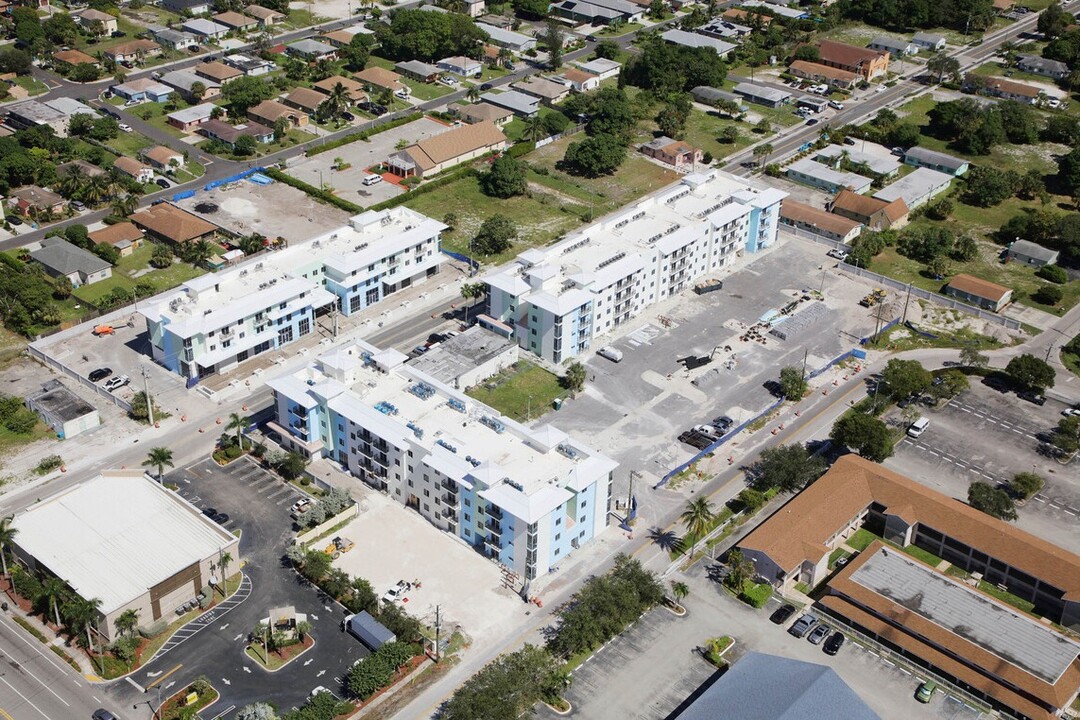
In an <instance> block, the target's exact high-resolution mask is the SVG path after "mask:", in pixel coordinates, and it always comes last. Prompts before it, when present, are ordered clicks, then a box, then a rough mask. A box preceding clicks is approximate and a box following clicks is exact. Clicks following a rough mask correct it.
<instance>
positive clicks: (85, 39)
mask: <svg viewBox="0 0 1080 720" xmlns="http://www.w3.org/2000/svg"><path fill="white" fill-rule="evenodd" d="M116 29H117V30H119V31H120V32H122V33H124V34H123V35H122V36H121V37H112V36H110V35H107V34H106V35H102V36H101V37H96V38H93V37H89V36H87V35H83V34H82V33H79V34H78V35H77V36H76V38H75V42H74V43H73V44H72V47H73V48H75V49H76V50H82V51H83V52H85V53H88V54H90V55H96V53H98V52H99V51H101V50H107V49H108V48H111V47H115V46H117V45H120V44H122V43H128V42H131V41H132V40H134V39H135V38H136V37H137V36H138V35H139V33H144V32H146V26H145V25H142V24H139V23H136V22H134V21H132V20H131V18H128V17H126V16H125V15H123V14H121V15H120V17H118V18H117V19H116ZM91 40H93V42H90V41H91ZM120 69H121V70H123V68H120Z"/></svg>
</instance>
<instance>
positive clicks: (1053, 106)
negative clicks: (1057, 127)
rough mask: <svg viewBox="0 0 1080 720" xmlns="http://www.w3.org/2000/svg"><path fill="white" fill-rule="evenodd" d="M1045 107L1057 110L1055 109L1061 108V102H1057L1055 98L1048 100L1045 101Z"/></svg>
mask: <svg viewBox="0 0 1080 720" xmlns="http://www.w3.org/2000/svg"><path fill="white" fill-rule="evenodd" d="M1046 107H1048V108H1051V109H1057V108H1059V107H1061V101H1060V100H1058V99H1057V98H1050V99H1049V100H1047V101H1046Z"/></svg>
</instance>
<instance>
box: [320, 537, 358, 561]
mask: <svg viewBox="0 0 1080 720" xmlns="http://www.w3.org/2000/svg"><path fill="white" fill-rule="evenodd" d="M354 545H356V543H354V542H353V541H352V540H350V539H348V538H342V537H336V538H334V539H333V540H332V541H331V542H330V544H329V545H327V546H326V549H325V550H323V552H324V553H326V554H327V555H329V556H330V557H332V558H334V559H335V560H336V559H338V558H339V557H341V553H347V552H349V551H350V550H352V549H353V546H354Z"/></svg>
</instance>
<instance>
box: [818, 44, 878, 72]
mask: <svg viewBox="0 0 1080 720" xmlns="http://www.w3.org/2000/svg"><path fill="white" fill-rule="evenodd" d="M818 55H819V62H821V64H822V65H828V66H829V67H834V68H839V69H841V70H847V71H848V72H853V73H858V74H859V75H862V77H863V79H864V80H873V79H874V78H877V77H879V76H882V75H884V74H885V73H887V72H888V71H889V53H887V52H879V51H877V50H870V49H868V48H861V47H855V46H854V45H848V44H846V43H842V42H836V41H835V40H822V41H820V42H819V43H818Z"/></svg>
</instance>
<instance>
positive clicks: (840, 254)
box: [827, 248, 848, 262]
mask: <svg viewBox="0 0 1080 720" xmlns="http://www.w3.org/2000/svg"><path fill="white" fill-rule="evenodd" d="M827 254H828V256H829V257H831V258H836V259H837V260H840V261H841V262H843V261H844V260H847V256H848V251H847V250H841V249H840V248H833V249H832V250H830V251H829V252H828V253H827Z"/></svg>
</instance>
